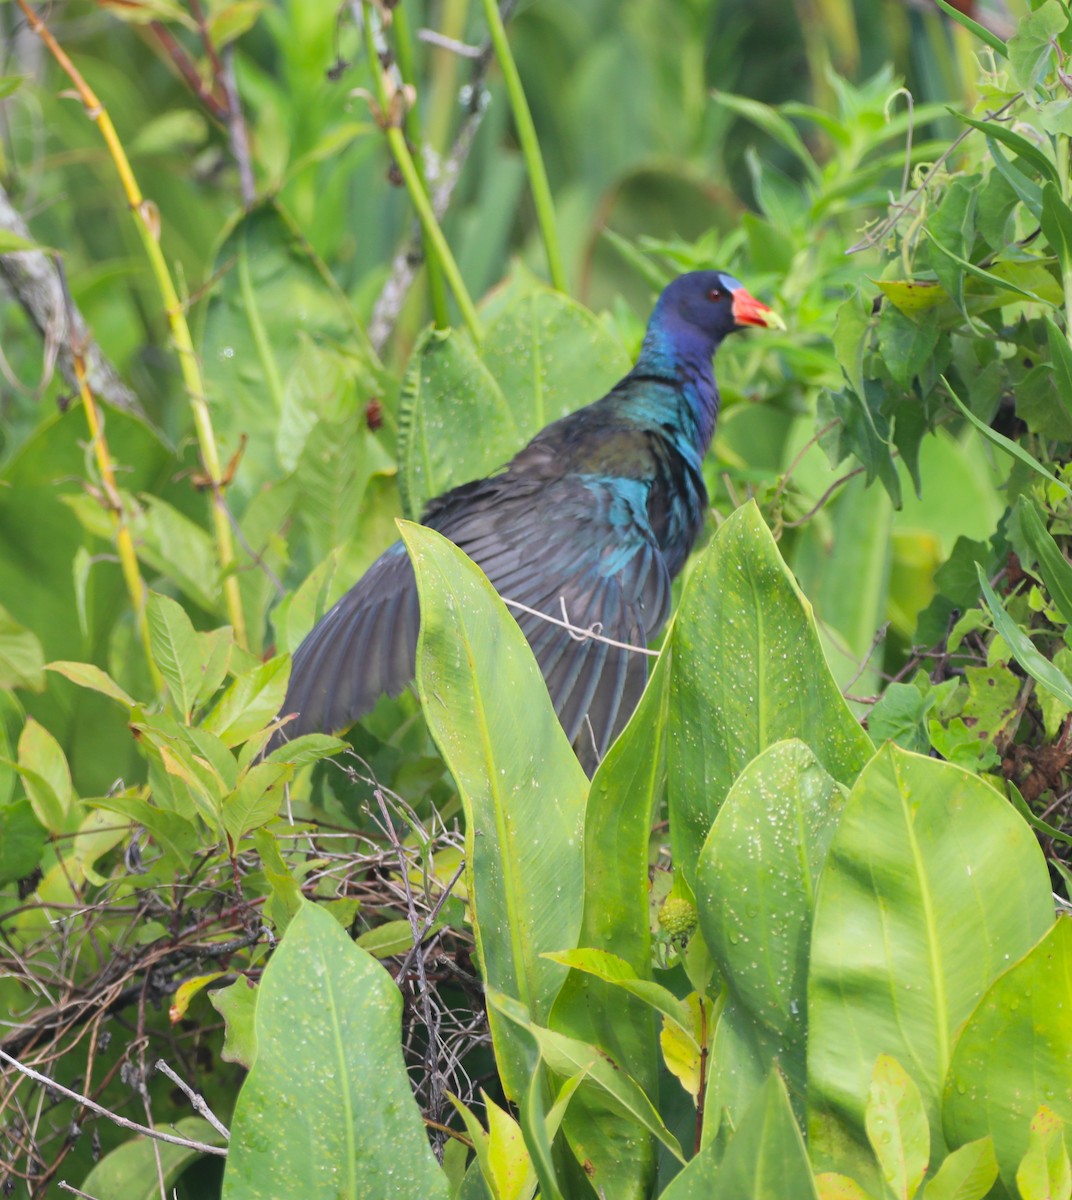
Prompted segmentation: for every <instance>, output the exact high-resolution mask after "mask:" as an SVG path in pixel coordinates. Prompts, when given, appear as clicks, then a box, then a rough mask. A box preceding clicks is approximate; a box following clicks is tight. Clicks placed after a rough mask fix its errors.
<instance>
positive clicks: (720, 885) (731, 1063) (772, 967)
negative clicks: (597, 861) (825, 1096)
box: [696, 741, 844, 1140]
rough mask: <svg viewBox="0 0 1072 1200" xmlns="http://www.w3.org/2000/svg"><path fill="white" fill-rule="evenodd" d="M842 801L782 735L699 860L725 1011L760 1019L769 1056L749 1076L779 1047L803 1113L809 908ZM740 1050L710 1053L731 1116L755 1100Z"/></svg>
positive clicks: (750, 769) (702, 907)
mask: <svg viewBox="0 0 1072 1200" xmlns="http://www.w3.org/2000/svg"><path fill="white" fill-rule="evenodd" d="M843 806H844V794H843V791H842V789H841V788H839V787H838V785H837V783H836V782H835V781H834V780H833V779H832V778H831V777H830V776H829V775H828V774H827V772H826V771H824V770H823V768H822V766H821V765H820V764H819V762H818V760H817V759H816V757H815V755H814V754H813V753H812V752H811V751H810V750H809V749H808V747H807V746H805V745H804V744H803V742H800V741H787V742H778V743H777V744H776V745H774V746H771V747H769V748H768V749H766V750H764V751H763V752H762V753H761V754H759V755H757V757H756V758H755V759H754V760H753V761H752V762H751V763H750V764H749V765H748V766H747V767H746V768H745V770H744V771H743V772H742V773H741V775H740V777H739V778H738V779H737V781H736V783H734V785H733V787H732V788H730V792H729V795H728V796H727V797H726V802H725V804H723V806H722V808H721V809H720V810H719V813H718V816H717V817H716V818H715V823H714V825H712V827H711V832H710V833H709V834H708V836H707V840H706V841H705V842H704V845H703V848H702V849H701V851H700V857H699V861H698V863H697V867H696V905H697V908H698V910H699V914H700V928H701V930H702V931H703V936H704V940H705V941H706V942H707V945H708V946H709V947H710V949H711V953H712V954H713V955H714V958H715V961H716V962H717V963H718V967H719V970H720V972H721V973H722V977H723V978H724V979H725V981H726V984H727V986H728V987H729V989H730V991H731V993H732V994H733V997H734V999H735V1001H736V1004H735V1005H734V1011H732V1013H731V1015H729V1016H728V1017H726V1014H725V1013H724V1014H723V1015H724V1017H725V1019H727V1020H728V1021H731V1022H733V1023H734V1024H735V1025H736V1026H737V1027H738V1029H741V1028H742V1026H746V1025H748V1024H753V1025H757V1026H760V1027H762V1029H761V1030H760V1031H758V1032H759V1033H760V1034H761V1036H762V1040H763V1043H764V1044H765V1045H768V1044H769V1047H770V1052H771V1057H769V1058H767V1060H766V1061H765V1062H762V1064H761V1071H760V1073H759V1078H758V1079H756V1081H755V1082H756V1084H757V1085H758V1084H760V1083H762V1080H763V1079H765V1078H766V1076H767V1074H768V1073H769V1071H770V1068H771V1066H772V1060H773V1055H774V1054H777V1058H778V1065H779V1067H780V1069H781V1071H782V1073H783V1075H784V1076H785V1078H786V1082H787V1085H788V1087H789V1091H790V1094H791V1095H792V1096H793V1098H794V1101H795V1102H796V1103H797V1104H798V1105H799V1106H800V1109H801V1113H803V1094H804V1075H805V1064H804V1053H805V1046H806V1040H807V981H808V949H809V942H810V939H811V921H812V912H813V910H814V907H815V893H816V889H817V887H818V884H819V876H820V874H821V873H822V869H823V864H824V862H825V861H826V853H827V850H828V848H829V846H830V841H831V839H832V838H833V836H834V830H835V829H836V827H837V822H838V818H839V817H840V815H841V810H842V807H843ZM767 1034H769V1035H770V1036H766V1035H767ZM743 1036H744V1037H745V1038H746V1041H747V1042H748V1043H749V1044H752V1043H754V1042H755V1038H753V1037H751V1036H749V1035H748V1034H747V1032H744V1033H743ZM738 1057H739V1056H737V1055H734V1054H729V1053H727V1052H726V1051H725V1049H723V1051H722V1053H719V1054H716V1055H715V1056H714V1066H713V1071H714V1074H713V1076H712V1086H711V1091H710V1093H709V1095H710V1097H711V1098H712V1099H713V1101H714V1103H715V1105H716V1111H719V1110H722V1109H726V1110H727V1112H728V1114H729V1116H730V1119H731V1121H732V1122H733V1123H734V1124H736V1122H737V1121H739V1120H740V1118H741V1116H742V1115H743V1113H744V1109H745V1107H746V1106H747V1105H748V1104H749V1103H750V1102H751V1098H752V1097H751V1093H750V1092H749V1091H748V1090H746V1089H742V1088H741V1087H740V1079H739V1078H738V1079H734V1078H732V1077H733V1076H735V1075H739V1074H740V1073H741V1072H740V1064H739V1063H738V1061H737V1059H738ZM706 1136H707V1139H708V1140H709V1139H710V1136H711V1131H707V1134H706Z"/></svg>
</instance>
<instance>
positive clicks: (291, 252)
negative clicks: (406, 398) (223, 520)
mask: <svg viewBox="0 0 1072 1200" xmlns="http://www.w3.org/2000/svg"><path fill="white" fill-rule="evenodd" d="M214 278H216V280H217V283H216V285H215V286H214V288H213V290H212V295H211V298H210V300H209V303H208V306H207V309H206V310H205V316H204V328H203V335H202V345H201V346H200V350H201V361H202V362H203V363H204V372H205V387H206V391H207V392H208V396H209V399H210V400H211V401H213V402H214V404H213V422H214V424H215V427H216V434H217V437H218V438H219V440H220V443H221V453H223V454H224V455H227V456H229V455H230V454H233V453H234V452H235V450H237V449H238V446H239V439H240V438H245V439H248V441H247V443H246V446H245V452H244V454H243V456H242V469H241V470H240V471H239V472H238V473H237V475H236V477H235V480H234V483H233V484H232V487H231V494H232V495H235V494H236V493H237V494H238V495H240V496H242V497H248V496H251V495H253V494H254V493H255V492H256V491H257V489H258V488H259V487H261V486H262V485H263V484H264V483H266V482H269V481H271V482H275V480H276V479H278V477H279V475H280V473H281V472H283V471H285V470H287V469H290V468H291V467H292V466H293V463H294V462H296V461H297V459H298V455H299V454H300V453H301V452H302V451H303V449H304V448H305V444H306V441H307V439H308V437H309V436H310V434H311V432H312V430H313V429H314V428H315V427H316V425H317V423H318V422H320V421H321V420H325V421H330V420H331V419H332V418H334V419H335V420H339V419H346V418H350V419H351V424H350V427H349V428H348V431H347V437H348V439H349V440H350V443H351V445H353V444H356V443H357V442H358V441H359V437H360V435H358V434H357V429H356V423H357V422H356V419H357V417H358V401H357V395H356V384H357V382H358V381H360V382H361V383H362V384H364V385H365V386H366V387H367V389H368V391H369V392H370V393H372V394H375V392H376V391H377V390H378V382H377V381H378V380H379V365H378V363H377V362H376V359H375V355H374V353H373V352H372V351H371V349H370V348H369V347H368V346H367V341H366V339H365V337H364V332H363V330H361V329H360V327H359V326H358V324H357V321H356V318H355V315H354V312H353V309H352V308H351V306H350V303H349V301H348V299H347V297H346V296H345V294H344V293H343V292H342V290H341V288H340V287H339V286H338V284H337V283H336V282H335V281H334V279H333V278H332V276H331V273H330V271H328V270H327V268H326V267H325V266H324V264H323V263H322V262H320V261H319V259H317V257H316V255H315V253H314V252H313V250H312V247H311V246H310V245H309V242H308V241H307V240H306V238H305V236H304V235H303V234H302V233H301V232H299V230H298V229H297V228H296V227H295V225H294V223H293V222H292V221H291V219H290V217H289V216H288V215H287V213H286V212H285V211H284V209H283V208H282V206H281V205H280V204H279V203H278V202H276V201H274V200H269V201H265V202H264V203H262V204H259V205H258V206H257V207H255V208H254V209H253V210H252V211H251V212H248V213H245V214H243V215H242V216H241V217H240V218H239V219H238V220H237V221H235V222H234V223H233V224H232V225H231V226H230V227H229V228H227V229H226V230H225V231H224V236H223V238H222V240H221V244H220V246H219V248H218V250H217V253H216V259H215V264H214ZM355 343H356V345H357V347H358V352H359V353H358V355H352V354H351V355H347V356H342V355H340V354H339V353H338V352H337V351H336V347H338V346H346V345H349V346H353V345H354V344H355ZM329 363H330V364H333V365H332V366H331V367H330V369H325V364H329ZM299 364H301V365H302V366H304V367H312V368H313V369H312V371H311V372H306V373H305V375H304V379H302V381H301V386H296V385H295V380H296V379H297V377H298V376H297V372H298V368H299ZM344 365H345V369H344ZM340 372H341V373H340ZM362 403H363V402H362ZM338 450H339V457H341V458H342V459H345V460H348V459H349V450H350V447H348V446H339V447H338Z"/></svg>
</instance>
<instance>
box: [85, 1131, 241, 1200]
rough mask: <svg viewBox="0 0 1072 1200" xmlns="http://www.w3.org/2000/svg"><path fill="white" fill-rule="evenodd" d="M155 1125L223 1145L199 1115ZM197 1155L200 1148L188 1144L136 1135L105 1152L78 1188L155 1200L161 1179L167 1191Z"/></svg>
mask: <svg viewBox="0 0 1072 1200" xmlns="http://www.w3.org/2000/svg"><path fill="white" fill-rule="evenodd" d="M156 1128H158V1129H160V1130H161V1131H162V1132H164V1133H176V1134H178V1135H179V1137H184V1138H189V1139H190V1141H192V1142H200V1143H201V1144H202V1145H205V1146H222V1145H224V1138H223V1135H222V1134H221V1133H220V1132H219V1130H217V1129H215V1128H213V1126H212V1125H210V1124H209V1123H208V1121H206V1120H204V1118H203V1117H180V1118H179V1120H177V1121H168V1122H166V1123H162V1124H159V1125H157V1126H156ZM200 1157H201V1151H200V1150H195V1149H193V1148H192V1147H190V1146H176V1145H174V1144H173V1143H171V1142H158V1141H155V1140H154V1139H152V1138H147V1137H136V1138H133V1139H132V1140H131V1141H129V1142H123V1144H122V1145H121V1146H117V1147H116V1148H115V1149H114V1150H112V1151H111V1152H109V1153H108V1154H106V1155H105V1156H104V1157H103V1158H102V1159H101V1160H100V1162H99V1163H97V1164H96V1166H95V1167H94V1168H93V1170H92V1171H90V1173H89V1174H88V1175H87V1176H86V1177H85V1179H83V1180H82V1182H81V1183H80V1184H79V1190H80V1191H82V1192H84V1193H85V1194H86V1195H90V1196H112V1197H114V1198H115V1200H156V1198H157V1197H158V1196H159V1195H160V1182H161V1179H162V1180H163V1184H164V1187H165V1188H166V1189H167V1190H168V1191H169V1192H170V1190H171V1188H172V1186H173V1185H174V1184H175V1183H177V1182H178V1179H179V1176H180V1175H181V1174H182V1173H183V1172H184V1171H185V1170H186V1168H187V1167H188V1166H189V1165H190V1164H191V1163H192V1162H194V1161H196V1160H197V1159H198V1158H200ZM87 1189H92V1190H88V1191H87Z"/></svg>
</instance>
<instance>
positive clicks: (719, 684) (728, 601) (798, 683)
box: [664, 502, 873, 880]
mask: <svg viewBox="0 0 1072 1200" xmlns="http://www.w3.org/2000/svg"><path fill="white" fill-rule="evenodd" d="M669 644H670V646H671V647H672V653H673V664H672V671H671V679H670V698H669V718H668V720H669V743H668V750H669V755H668V767H669V775H668V783H669V798H670V835H671V843H672V845H673V850H674V863H675V866H676V868H677V869H678V870H681V871H683V872H684V874H685V877H686V879H688V880H691V879H692V878H693V875H694V871H695V865H696V860H697V858H698V856H699V853H700V847H701V846H702V845H703V842H704V839H705V838H706V837H707V833H708V830H709V829H710V827H711V825H712V823H713V822H714V819H715V816H716V815H717V813H718V810H719V808H720V807H721V805H722V801H723V799H724V798H725V796H726V794H727V792H728V791H729V789H730V786H731V785H732V784H733V782H734V780H735V779H736V778H737V776H738V775H739V774H740V773H741V771H743V770H744V768H745V767H746V766H747V765H748V764H749V763H750V762H751V761H752V759H753V758H755V756H756V755H757V754H759V753H760V752H761V751H763V750H765V749H766V748H767V747H768V746H771V745H773V744H774V743H775V742H779V741H783V740H785V739H787V738H794V737H797V738H800V739H801V740H802V741H804V742H805V743H806V744H807V745H808V746H809V748H810V749H811V751H812V752H813V753H814V755H815V757H816V758H817V759H818V760H819V762H820V764H821V765H822V767H823V769H824V770H825V771H827V773H828V774H830V775H832V776H833V777H834V778H835V779H836V780H838V781H839V782H840V783H845V784H849V783H851V782H852V781H853V780H854V779H855V777H856V775H857V773H858V772H859V771H860V769H861V768H862V767H863V765H864V763H866V762H867V760H868V759H869V758H870V756H871V754H872V752H873V746H872V745H871V741H870V739H869V738H868V736H867V734H866V733H864V731H863V730H862V729H861V728H860V725H859V723H858V722H857V721H856V719H855V718H854V717H853V715H852V713H851V712H850V711H849V708H848V706H847V705H846V703H845V701H844V699H843V697H842V695H841V693H840V691H839V690H838V687H837V684H836V683H835V682H834V680H833V678H832V676H831V674H830V670H829V668H828V667H827V665H826V658H825V656H824V654H823V650H822V646H821V645H820V642H819V635H818V633H817V631H816V628H815V621H814V618H813V616H812V610H811V605H810V604H809V603H808V601H807V600H806V599H805V598H804V596H803V595H802V594H801V593H800V590H799V589H798V587H797V585H796V583H795V581H794V580H793V577H792V575H791V574H790V572H789V571H788V569H787V568H786V565H785V563H784V562H783V561H782V558H781V556H780V554H779V553H778V548H777V546H776V544H775V542H774V539H773V538H772V537H771V534H770V531H769V530H768V529H767V527H766V525H765V524H764V523H763V518H762V517H761V516H760V514H759V509H758V508H757V507H756V505H755V503H754V502H749V503H748V504H746V505H743V506H742V507H741V508H739V509H737V510H736V512H734V513H733V514H732V516H730V517H729V519H728V520H726V521H725V522H724V523H723V524H722V526H721V528H720V529H719V530H718V532H717V533H716V534H715V536H714V538H712V540H711V544H710V545H709V546H708V548H707V549H706V550H705V551H704V553H703V554H702V555H701V556H700V557H699V558H698V559H697V560H696V561H695V563H694V565H693V568H692V572H691V574H690V576H689V582H688V585H687V587H686V588H685V593H684V595H683V596H682V600H681V605H680V608H679V610H678V614H677V619H676V620H675V622H674V626H673V630H672V632H671V635H670V639H669ZM664 653H665V651H664Z"/></svg>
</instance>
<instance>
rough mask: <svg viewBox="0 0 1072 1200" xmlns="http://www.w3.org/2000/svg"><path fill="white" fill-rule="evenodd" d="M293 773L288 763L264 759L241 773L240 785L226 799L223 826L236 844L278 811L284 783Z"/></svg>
mask: <svg viewBox="0 0 1072 1200" xmlns="http://www.w3.org/2000/svg"><path fill="white" fill-rule="evenodd" d="M293 773H294V772H293V768H292V767H291V766H290V764H289V763H278V762H262V763H257V764H256V765H255V766H252V767H250V768H249V770H248V771H247V772H246V773H245V774H244V775H243V776H242V778H241V779H240V780H239V783H238V787H237V788H236V789H235V790H234V791H233V792H232V793H231V795H230V796H228V797H227V799H226V800H224V802H223V814H222V820H223V827H224V829H226V830H227V832H228V834H229V835H230V838H231V841H232V842H233V843H234V844H235V845H237V844H238V842H239V841H240V840H241V839H242V838H243V837H245V835H246V834H247V833H249V832H250V830H252V829H256V828H257V827H258V826H259V825H264V824H266V823H267V822H268V821H270V820H271V819H272V818H273V817H274V816H275V815H276V813H278V812H279V805H280V803H281V801H282V798H283V789H282V785H283V784H284V783H285V782H286V781H287V780H288V779H289V778H290V777H291V775H292V774H293Z"/></svg>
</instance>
